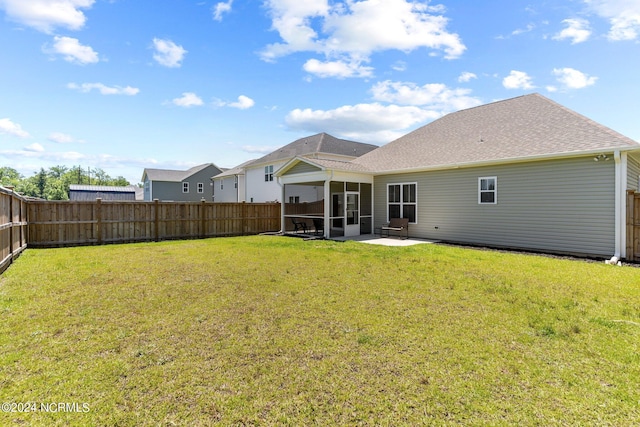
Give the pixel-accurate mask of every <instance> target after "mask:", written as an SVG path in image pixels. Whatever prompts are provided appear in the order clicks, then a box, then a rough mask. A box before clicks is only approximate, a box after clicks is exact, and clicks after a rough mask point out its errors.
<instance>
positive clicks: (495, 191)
mask: <svg viewBox="0 0 640 427" xmlns="http://www.w3.org/2000/svg"><path fill="white" fill-rule="evenodd" d="M489 180H493V189H489V186H488V185H487V188H485V189H483V188H482V181H489ZM483 194H493V201H492V202H483V201H482V195H483ZM478 204H479V205H497V204H498V177H497V176H481V177H479V178H478Z"/></svg>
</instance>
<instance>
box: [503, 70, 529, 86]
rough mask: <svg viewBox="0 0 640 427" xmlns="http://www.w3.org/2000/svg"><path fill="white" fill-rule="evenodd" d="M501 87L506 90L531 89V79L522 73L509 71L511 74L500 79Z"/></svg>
mask: <svg viewBox="0 0 640 427" xmlns="http://www.w3.org/2000/svg"><path fill="white" fill-rule="evenodd" d="M502 85H503V86H504V87H505V88H507V89H525V90H529V89H533V88H535V86H534V85H533V84H532V83H531V77H530V76H529V75H528V74H527V73H525V72H524V71H516V70H511V73H509V75H508V76H507V77H505V78H504V79H502Z"/></svg>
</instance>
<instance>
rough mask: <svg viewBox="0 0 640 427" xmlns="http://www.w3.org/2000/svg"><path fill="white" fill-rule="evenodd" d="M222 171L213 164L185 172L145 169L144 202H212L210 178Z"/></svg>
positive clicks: (143, 177)
mask: <svg viewBox="0 0 640 427" xmlns="http://www.w3.org/2000/svg"><path fill="white" fill-rule="evenodd" d="M222 171H223V170H222V169H220V168H218V167H217V166H216V165H214V164H213V163H205V164H203V165H199V166H194V167H192V168H191V169H188V170H186V171H180V170H169V169H145V170H144V172H143V174H142V182H143V188H144V200H146V201H151V200H154V199H158V200H164V201H181V202H196V201H200V200H203V199H204V200H206V201H208V202H210V201H212V200H213V186H212V183H211V177H212V176H214V175H218V174H219V173H221V172H222Z"/></svg>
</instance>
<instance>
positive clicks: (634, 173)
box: [627, 156, 640, 191]
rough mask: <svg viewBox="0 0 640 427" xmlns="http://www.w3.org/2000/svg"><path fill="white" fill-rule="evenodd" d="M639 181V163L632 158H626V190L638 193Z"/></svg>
mask: <svg viewBox="0 0 640 427" xmlns="http://www.w3.org/2000/svg"><path fill="white" fill-rule="evenodd" d="M639 179H640V161H638V160H636V159H635V158H634V157H631V156H628V157H627V189H628V190H633V191H638V190H640V189H639V188H638V185H639V183H638V180H639Z"/></svg>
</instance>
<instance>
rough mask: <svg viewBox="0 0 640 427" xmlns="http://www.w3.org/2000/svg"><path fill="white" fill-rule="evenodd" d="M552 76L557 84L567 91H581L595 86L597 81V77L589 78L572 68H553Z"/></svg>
mask: <svg viewBox="0 0 640 427" xmlns="http://www.w3.org/2000/svg"><path fill="white" fill-rule="evenodd" d="M553 74H554V75H555V76H556V77H557V80H558V82H560V83H561V84H563V85H564V86H565V87H566V88H568V89H582V88H585V87H587V86H591V85H593V84H595V83H596V80H598V78H597V77H591V76H589V75H587V74H585V73H583V72H581V71H578V70H575V69H573V68H554V69H553Z"/></svg>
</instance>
